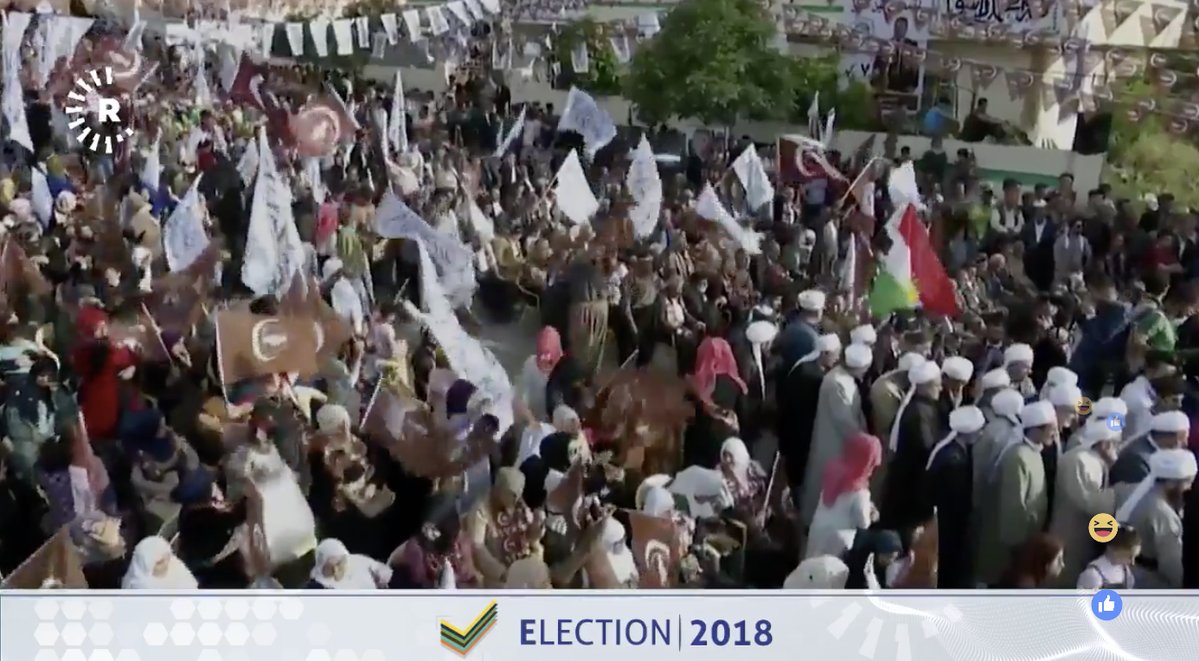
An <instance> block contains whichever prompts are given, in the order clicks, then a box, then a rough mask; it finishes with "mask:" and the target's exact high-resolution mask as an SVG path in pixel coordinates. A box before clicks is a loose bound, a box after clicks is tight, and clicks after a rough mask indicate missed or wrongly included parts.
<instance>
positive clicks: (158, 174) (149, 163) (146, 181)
mask: <svg viewBox="0 0 1199 661" xmlns="http://www.w3.org/2000/svg"><path fill="white" fill-rule="evenodd" d="M161 144H162V135H161V134H159V135H157V136H155V137H154V144H152V145H150V151H149V153H147V154H146V162H145V163H143V164H142V172H141V182H142V185H143V186H145V187H146V188H147V189H148V190H149V191H150V195H152V196H153V195H157V194H158V188H159V185H160V184H161V181H162V159H161V157H160V156H159V154H158V150H159V146H160V145H161Z"/></svg>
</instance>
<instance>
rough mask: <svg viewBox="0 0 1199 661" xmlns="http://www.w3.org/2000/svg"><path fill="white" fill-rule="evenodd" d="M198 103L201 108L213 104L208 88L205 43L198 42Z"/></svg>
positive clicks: (196, 84) (196, 82) (196, 83)
mask: <svg viewBox="0 0 1199 661" xmlns="http://www.w3.org/2000/svg"><path fill="white" fill-rule="evenodd" d="M195 53H196V81H195V86H196V105H197V106H199V107H201V108H209V107H211V106H212V92H211V91H210V90H209V89H208V67H207V65H206V63H205V59H206V58H205V56H204V45H203V43H197V44H196V50H195Z"/></svg>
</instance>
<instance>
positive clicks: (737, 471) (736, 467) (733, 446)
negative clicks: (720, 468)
mask: <svg viewBox="0 0 1199 661" xmlns="http://www.w3.org/2000/svg"><path fill="white" fill-rule="evenodd" d="M726 454H727V455H728V456H729V459H730V460H731V461H730V463H729V464H728V466H729V470H731V471H732V472H733V477H735V478H737V482H738V483H740V484H742V485H744V484H746V483H747V482H748V481H749V467H750V457H749V448H747V447H745V441H743V440H741V439H739V438H737V437H736V436H730V437H728V438H726V439H725V440H724V443H722V444H721V446H720V455H721V456H722V457H723V456H724V455H726Z"/></svg>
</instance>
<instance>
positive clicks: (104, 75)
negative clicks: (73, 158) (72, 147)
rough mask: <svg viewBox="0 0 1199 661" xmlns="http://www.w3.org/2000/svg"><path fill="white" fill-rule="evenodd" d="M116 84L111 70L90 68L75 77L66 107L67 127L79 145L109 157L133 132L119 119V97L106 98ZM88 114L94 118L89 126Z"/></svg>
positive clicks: (108, 68) (107, 68) (110, 68)
mask: <svg viewBox="0 0 1199 661" xmlns="http://www.w3.org/2000/svg"><path fill="white" fill-rule="evenodd" d="M116 82H117V81H116V79H115V78H114V76H113V72H112V67H107V66H106V67H103V68H101V69H92V70H90V71H88V72H86V73H84V74H82V75H80V76H79V77H78V78H76V79H75V84H74V86H73V87H72V88H71V91H70V93H68V94H67V99H68V102H69V103H71V105H69V106H67V108H66V113H67V116H68V117H69V118H70V120H69V122H68V123H67V127H68V128H70V129H71V130H72V131H73V132H74V135H75V140H77V141H78V142H79V144H80V145H83V147H85V148H86V149H89V150H91V151H94V152H97V153H103V154H111V153H112V150H113V148H114V146H115V145H119V144H121V143H122V142H124V141H125V139H126V138H129V137H131V136H132V135H133V129H132V128H131V127H129V126H125V125H124V121H123V120H122V119H121V101H120V98H119V97H117V96H108V93H110V92H113V91H114V90H113V87H114V86H115V85H116ZM89 115H94V116H95V122H94V123H92V124H89V122H88V116H89Z"/></svg>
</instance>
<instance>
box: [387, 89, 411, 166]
mask: <svg viewBox="0 0 1199 661" xmlns="http://www.w3.org/2000/svg"><path fill="white" fill-rule="evenodd" d="M406 105H407V104H406V102H405V101H404V78H403V76H401V75H400V70H399V68H396V84H395V92H394V94H393V96H392V99H391V120H390V121H389V122H388V125H387V139H388V141H390V142H391V145H392V146H393V147H395V150H396V153H397V154H406V153H408V112H407V108H406V107H405V106H406Z"/></svg>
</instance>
